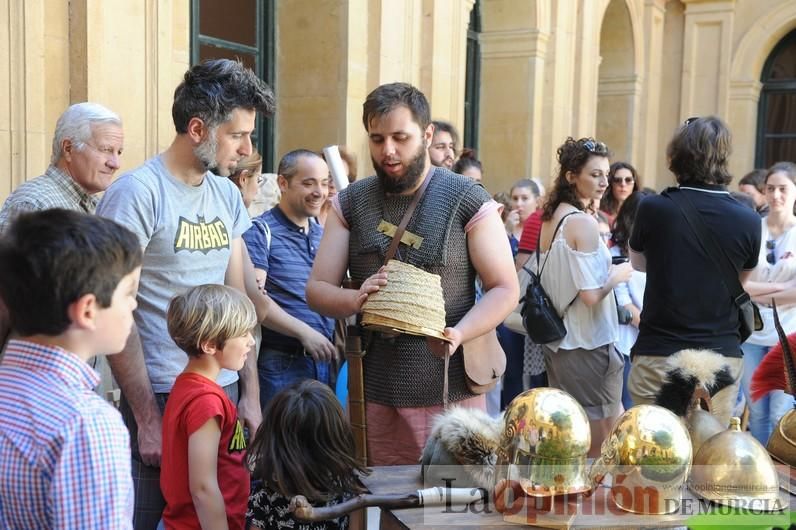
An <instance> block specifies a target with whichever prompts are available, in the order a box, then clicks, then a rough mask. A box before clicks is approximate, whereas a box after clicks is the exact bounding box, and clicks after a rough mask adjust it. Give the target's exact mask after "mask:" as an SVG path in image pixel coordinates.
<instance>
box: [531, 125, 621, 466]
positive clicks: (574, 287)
mask: <svg viewBox="0 0 796 530" xmlns="http://www.w3.org/2000/svg"><path fill="white" fill-rule="evenodd" d="M608 156H609V152H608V148H607V147H606V146H605V144H604V143H602V142H598V141H596V140H594V139H592V138H581V139H580V140H575V139H573V138H567V141H566V142H564V144H563V145H562V146H561V147H559V148H558V162H559V165H560V169H559V172H558V176H557V177H556V179H555V182H554V184H553V189H552V191H551V192H550V196H549V199H548V200H547V203H546V204H545V206H544V211H543V213H542V231H541V236H540V245H539V252H540V253H541V254H540V256H539V258H540V262H541V263H542V264H544V265H543V270H542V274H541V283H542V286H543V287H544V289H545V291H546V292H547V294H548V295H549V296H550V299H551V301H552V303H553V305H554V306H555V308H556V310H557V311H558V314H559V315H562V319H563V321H564V326H565V327H566V329H567V334H566V336H565V337H564V338H563V339H562V340H561V341H559V342H554V343H550V344H545V345H544V363H545V367H546V368H547V377H548V380H549V384H550V386H551V387H554V388H560V389H562V390H564V391H565V392H567V393H569V394H570V395H572V397H574V398H575V399H576V400H577V401H578V403H580V404H581V405H582V406H583V408H584V410H585V411H586V414H587V416H588V418H589V424H590V426H591V441H592V445H591V448H590V451H589V455H590V456H596V455H598V454H599V452H600V446H601V444H602V441H603V440H604V439H605V437H606V436H607V435H608V433H609V431H610V429H611V427H612V426H613V424H614V421H615V420H616V419H617V418H618V416H619V415H620V414H621V413H622V399H621V398H622V372H623V368H624V358H623V357H622V355H621V354H620V353H619V352H617V351H616V349H615V348H614V346H613V345H614V343H615V342H616V340H617V336H618V335H617V333H618V327H619V322H618V320H617V313H616V301H615V299H614V296H613V289H614V287H616V286H617V285H618V284H620V283H622V282H626V281H628V280H629V279H630V275H631V273H632V271H633V269H632V268H631V266H630V264H629V263H623V264H621V265H612V264H611V253H610V251H609V250H608V247H607V246H606V244H605V242H604V241H603V240H602V239H601V238H600V231H599V228H598V226H597V220H596V219H595V217H594V213H595V212H594V205H595V204H596V201H599V200H600V198H601V197H602V196H603V194H604V193H605V191H606V189H607V188H608V170H609V164H608ZM532 266H533V267H535V266H536V260H535V259H534V260H532Z"/></svg>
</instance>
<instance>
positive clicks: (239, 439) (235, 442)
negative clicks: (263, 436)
mask: <svg viewBox="0 0 796 530" xmlns="http://www.w3.org/2000/svg"><path fill="white" fill-rule="evenodd" d="M244 449H246V437H245V436H244V435H243V426H242V425H241V424H240V420H235V433H234V434H233V435H232V438H231V439H230V440H229V448H228V450H229V452H230V453H237V452H240V451H243V450H244Z"/></svg>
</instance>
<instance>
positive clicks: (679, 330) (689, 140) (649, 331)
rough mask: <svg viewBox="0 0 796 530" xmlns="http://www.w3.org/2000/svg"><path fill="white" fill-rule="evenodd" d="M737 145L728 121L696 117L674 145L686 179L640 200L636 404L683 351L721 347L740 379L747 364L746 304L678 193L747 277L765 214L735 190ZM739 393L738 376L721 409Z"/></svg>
mask: <svg viewBox="0 0 796 530" xmlns="http://www.w3.org/2000/svg"><path fill="white" fill-rule="evenodd" d="M730 151H731V145H730V132H729V130H728V129H727V127H726V126H725V125H724V123H722V121H721V120H719V119H718V118H716V117H712V116H711V117H707V118H692V119H689V120H688V121H686V123H685V124H683V125H682V126H681V127H680V129H678V131H677V132H676V133H675V135H674V137H673V138H672V140H671V142H670V143H669V146H668V148H667V150H666V154H667V157H668V159H669V169H670V170H671V171H672V173H674V175H675V177H676V178H677V182H678V184H679V186H678V187H677V188H670V189H668V190H666V191H665V192H664V193H662V194H661V195H657V196H655V195H653V196H649V197H646V198H644V200H643V201H642V202H641V204H640V205H639V207H638V213H637V214H636V221H635V223H634V225H633V233H632V235H631V237H630V241H629V246H630V258H631V261H632V263H633V268H634V269H636V270H639V271H645V272H646V273H647V286H646V291H645V293H644V311H643V312H642V313H641V324H640V325H639V335H638V339H637V340H636V343H635V345H634V346H633V349H632V357H633V366H632V369H631V372H630V377H629V380H628V389H629V391H630V395H631V397H632V399H633V403H634V404H636V405H638V404H643V403H653V402H654V401H655V397H656V394H657V393H658V392H659V391H660V389H661V385H662V383H663V381H664V377H665V374H666V371H667V370H668V369H669V367H668V365H667V360H668V357H669V356H671V355H672V354H674V353H677V352H678V351H680V350H683V349H686V348H693V349H709V350H713V351H715V352H716V353H719V354H721V355H723V356H724V360H725V362H726V364H727V365H729V367H730V369H731V372H732V376H733V377H736V378H737V377H738V376H739V374H740V371H741V369H742V367H743V361H742V353H741V345H740V333H739V330H738V307H737V306H736V305H735V303H734V301H733V299H732V297H731V295H730V292H729V290H728V287H727V286H725V284H724V281H723V275H722V272H721V271H722V269H720V268H719V265H718V263H719V260H726V259H727V258H725V256H724V255H712V254H711V253H709V252H708V251H707V250H706V249H707V248H709V247H708V246H707V243H704V244H703V243H700V239H699V238H698V237H697V235H696V234H695V233H694V230H692V228H691V226H690V225H689V223H688V221H687V219H686V217H685V215H684V213H683V211H682V210H681V207H680V206H679V205H678V204H677V203H676V202H675V200H676V198H673V195H674V194H679V195H680V196H681V197H682V198H683V200H686V199H687V200H688V201H690V202H691V204H693V207H694V208H695V209H696V211H697V213H698V214H699V215H698V217H699V219H698V220H697V221H699V222H700V223H701V224H702V225H704V226H705V229H706V230H707V231H708V233H709V234H710V235H711V236H712V237H713V238H715V240H716V242H717V244H718V245H719V247H720V248H721V249H723V250H724V252H726V255H727V256H728V257H729V259H730V261H731V263H732V267H733V268H734V270H735V271H737V274H738V279H739V280H740V281H741V283H742V284H743V282H744V281H745V280H746V279H747V278H748V276H749V274H750V273H751V271H752V269H754V268H755V266H756V265H757V259H758V254H759V253H760V218H759V217H758V216H757V215H756V214H755V212H754V211H752V210H750V209H749V208H747V207H745V206H744V205H742V204H740V203H739V202H738V201H736V200H735V199H733V198H732V197H731V196H730V194H729V192H728V191H727V188H726V186H727V184H729V183H730V180H731V179H732V177H731V176H730V174H729V172H728V171H727V160H728V157H729V155H730ZM695 226H696V224H695ZM737 395H738V381H736V382H735V384H732V385H730V386H728V387H726V388H725V389H724V390H722V391H721V392H719V393H718V394H716V396H714V397H713V404H714V412H716V410H717V409H718V408H719V407H717V406H716V405H717V403H718V402H721V401H724V402H726V406H723V407H722V409H723V410H722V411H721V413H720V414H721V415H726V416H727V417H726V418H723V419H725V420H727V421H729V416H728V414H729V412H731V407H732V406H733V405H734V404H735V398H736V397H737ZM722 396H724V397H722Z"/></svg>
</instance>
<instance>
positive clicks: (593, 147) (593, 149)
mask: <svg viewBox="0 0 796 530" xmlns="http://www.w3.org/2000/svg"><path fill="white" fill-rule="evenodd" d="M583 148H584V149H585V150H586V151H588V152H590V153H599V154H602V153H605V152H606V151H608V148H607V147H605V144H604V143H602V142H595V141H594V140H586V141H585V142H583Z"/></svg>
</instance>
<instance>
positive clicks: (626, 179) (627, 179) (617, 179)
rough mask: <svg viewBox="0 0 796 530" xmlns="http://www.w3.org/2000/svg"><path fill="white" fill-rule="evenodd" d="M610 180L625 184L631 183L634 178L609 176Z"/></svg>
mask: <svg viewBox="0 0 796 530" xmlns="http://www.w3.org/2000/svg"><path fill="white" fill-rule="evenodd" d="M611 182H613V183H614V184H622V183H623V182H624V183H625V184H633V182H635V179H634V178H633V177H624V178H622V177H611Z"/></svg>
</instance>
